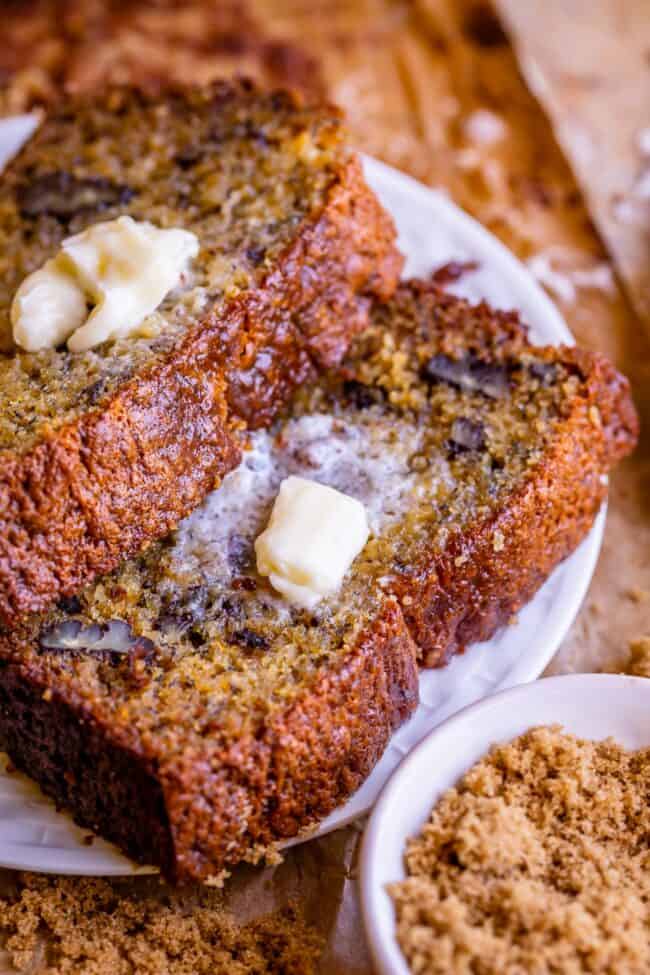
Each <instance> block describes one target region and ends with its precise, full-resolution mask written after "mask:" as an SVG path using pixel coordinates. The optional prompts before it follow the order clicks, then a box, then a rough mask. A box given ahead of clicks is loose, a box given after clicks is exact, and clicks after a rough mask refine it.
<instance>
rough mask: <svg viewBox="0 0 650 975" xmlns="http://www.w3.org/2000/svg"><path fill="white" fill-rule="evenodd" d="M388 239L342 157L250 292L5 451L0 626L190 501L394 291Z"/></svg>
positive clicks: (396, 268) (386, 222) (0, 494)
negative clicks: (22, 448) (246, 436)
mask: <svg viewBox="0 0 650 975" xmlns="http://www.w3.org/2000/svg"><path fill="white" fill-rule="evenodd" d="M394 238H395V230H394V225H393V222H392V220H391V218H390V217H389V216H388V215H387V214H386V213H385V211H384V210H383V209H382V208H381V206H380V205H379V203H378V201H377V199H376V198H375V196H374V194H373V193H372V192H371V191H370V189H369V188H368V187H367V186H366V184H365V182H364V179H363V174H362V172H361V166H360V163H359V161H358V159H356V158H355V157H352V158H350V159H348V160H346V161H345V162H344V163H343V164H342V166H341V170H340V172H339V173H338V174H337V178H336V179H335V181H334V184H333V186H332V187H331V188H330V191H329V193H328V197H327V199H326V201H325V203H324V206H323V208H322V209H321V210H320V211H319V212H318V213H316V214H313V215H312V216H311V217H310V218H309V219H308V220H306V221H305V222H304V223H303V225H302V227H301V228H300V230H299V231H298V232H297V237H296V240H295V241H293V242H292V243H291V244H290V245H289V246H288V247H287V248H286V249H285V252H284V253H283V254H282V255H281V257H280V259H279V261H278V263H277V265H276V266H275V268H273V269H272V270H271V271H270V272H269V273H268V274H267V275H266V277H265V279H264V281H263V282H262V283H261V285H260V286H259V287H258V288H256V289H251V290H249V291H247V292H245V293H243V294H242V295H240V296H238V297H237V298H235V299H233V300H232V301H230V302H229V303H228V304H227V306H226V308H225V309H224V310H223V313H221V314H220V315H219V316H218V317H216V316H211V317H210V316H208V317H207V318H206V319H205V320H203V321H202V322H201V323H199V324H198V325H197V326H196V327H195V328H193V329H192V330H191V332H189V333H188V335H187V336H186V337H185V338H184V340H183V342H182V343H180V344H179V346H178V347H177V348H176V349H174V350H173V351H172V353H170V355H169V356H167V357H166V358H165V359H164V360H163V361H161V362H160V363H156V364H154V366H152V367H150V368H149V369H147V370H143V372H142V373H140V374H139V375H137V376H136V377H135V378H133V379H132V380H130V381H128V382H126V383H124V384H123V385H122V386H120V387H118V389H117V391H116V392H115V393H114V394H113V395H112V396H111V397H110V398H109V399H108V400H107V401H106V402H105V403H104V404H102V405H101V406H100V407H99V408H97V409H95V410H92V411H89V412H87V413H85V414H83V415H82V416H81V417H79V418H77V419H76V420H75V421H73V422H71V423H69V424H66V425H64V426H62V427H61V428H59V429H57V430H56V431H55V432H52V433H51V434H50V435H49V436H46V437H45V438H44V439H43V440H42V441H40V442H39V443H37V444H36V445H35V446H34V447H33V448H32V449H30V450H29V451H27V452H25V453H23V454H20V455H17V454H16V453H14V452H12V451H11V450H4V451H2V452H0V458H1V460H2V470H1V471H0V513H1V514H0V621H2V622H3V623H4V624H5V625H11V624H12V623H15V622H16V621H17V620H18V619H19V618H20V617H21V616H24V615H26V614H28V613H33V612H40V611H42V610H44V609H46V608H47V607H48V605H50V604H51V603H53V602H54V601H55V600H56V599H57V598H59V597H60V596H66V595H71V594H72V593H74V592H75V591H77V590H78V589H79V588H80V587H81V586H82V585H84V584H86V583H87V582H89V581H91V580H92V579H94V578H96V577H97V576H98V575H102V574H105V573H107V572H110V571H111V570H112V569H113V568H115V566H116V565H117V564H118V563H119V562H120V560H121V559H123V558H126V557H128V556H129V555H132V554H134V553H135V552H137V551H139V550H140V549H141V548H142V547H143V546H144V545H146V543H147V542H149V541H151V540H153V539H156V538H160V537H162V536H163V535H165V534H167V532H168V531H170V530H171V529H172V528H174V527H175V525H176V524H177V523H178V521H179V520H180V519H181V518H183V517H184V516H185V515H186V514H188V513H189V512H190V511H191V510H193V508H195V507H196V505H197V504H198V503H200V501H201V500H202V499H203V497H205V495H206V494H207V493H208V492H209V491H211V490H212V489H213V488H214V487H216V485H217V484H218V483H219V481H220V479H221V477H223V475H224V474H225V473H227V472H228V471H229V470H231V469H232V468H233V467H234V466H236V464H237V463H238V460H239V456H240V454H239V448H238V445H237V443H236V440H235V439H234V438H233V437H232V436H231V431H230V430H229V427H230V428H233V427H235V428H236V427H237V426H238V425H241V424H242V423H244V424H247V423H248V424H250V425H252V426H259V425H262V424H265V423H268V422H269V420H270V419H271V417H272V416H273V414H274V413H275V412H276V411H277V410H278V409H279V408H280V407H281V406H282V405H283V404H284V402H285V401H286V399H287V397H288V396H289V394H290V393H291V391H292V390H293V389H294V388H296V386H297V385H299V384H300V383H302V382H304V381H305V380H306V379H307V378H309V377H310V376H312V375H313V374H314V371H315V369H316V368H318V367H321V366H331V365H334V364H336V363H337V362H338V361H339V360H340V359H341V357H342V356H343V355H344V353H345V351H346V348H347V345H348V342H349V340H350V339H351V337H352V336H353V335H354V334H355V333H356V332H358V331H360V330H361V329H362V328H363V327H364V325H365V324H366V323H367V314H368V307H369V303H370V296H371V295H375V296H378V297H380V298H387V297H389V295H390V293H391V292H392V290H393V289H394V288H395V286H396V284H397V279H398V276H399V272H400V270H401V265H402V258H401V255H399V254H398V252H397V251H396V249H395V246H394ZM316 269H317V272H318V273H316ZM308 272H311V273H308Z"/></svg>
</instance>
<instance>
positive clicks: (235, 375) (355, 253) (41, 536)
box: [0, 82, 401, 621]
mask: <svg viewBox="0 0 650 975" xmlns="http://www.w3.org/2000/svg"><path fill="white" fill-rule="evenodd" d="M123 215H128V216H130V217H133V218H134V219H135V220H141V221H149V222H150V223H152V224H154V225H156V226H158V227H161V228H170V227H177V228H182V229H184V230H189V231H191V232H192V233H194V234H195V235H196V236H197V237H198V241H199V245H200V250H199V254H198V256H197V257H196V259H195V260H194V261H193V262H192V263H191V266H190V268H189V272H188V274H186V275H185V277H184V279H183V281H182V282H181V284H180V285H179V286H178V287H177V288H175V289H174V290H173V291H172V292H171V293H170V294H168V296H167V297H166V298H165V299H164V300H163V302H162V304H161V305H160V306H159V307H158V309H157V310H156V311H155V312H153V313H152V314H150V315H149V316H147V318H146V319H145V320H144V321H143V322H142V325H141V327H140V329H139V331H138V333H137V334H136V335H135V336H131V337H128V338H117V339H114V340H112V341H107V342H104V343H103V344H102V345H100V346H98V347H96V348H93V349H89V350H87V351H85V352H77V353H71V352H69V351H68V350H67V349H66V348H65V347H59V348H56V349H50V350H45V351H41V352H23V351H20V350H19V349H17V348H15V347H11V326H10V318H9V311H10V306H11V302H12V298H13V296H14V294H15V292H16V290H17V288H18V287H19V285H20V284H21V282H22V281H23V279H24V278H25V277H26V276H27V275H28V274H30V273H31V272H32V271H34V270H36V269H37V268H39V267H41V266H42V265H43V264H44V263H45V262H46V261H47V260H48V259H50V258H52V257H53V256H54V255H55V254H56V253H57V251H58V249H59V247H60V245H61V241H62V240H63V239H64V238H66V237H69V236H70V235H73V234H76V233H78V232H79V231H81V230H83V229H85V228H86V227H88V226H89V225H91V224H95V223H98V222H104V221H109V220H113V219H115V218H117V217H119V216H123ZM0 245H1V246H0V336H2V338H3V340H4V346H5V348H6V352H5V353H4V354H0V404H1V405H2V409H1V410H0V413H1V415H2V416H1V419H0V457H1V458H2V472H1V473H0V618H3V619H4V620H5V621H10V620H11V619H15V618H16V617H17V616H19V615H20V614H22V613H25V612H28V611H37V610H41V609H43V608H44V607H45V606H47V605H48V603H50V602H52V601H53V600H54V599H56V598H57V597H58V596H59V595H66V594H68V595H69V594H71V593H72V592H73V591H74V590H75V589H76V588H77V587H78V586H79V585H81V584H83V583H84V582H86V581H89V580H90V579H92V578H93V577H94V576H95V575H97V574H98V573H103V572H106V571H109V570H110V569H111V568H113V567H114V566H115V565H116V564H117V562H118V561H119V559H120V558H122V557H124V556H126V555H129V554H132V553H134V552H136V551H138V550H139V549H140V548H141V547H142V546H143V545H144V544H145V543H146V542H148V541H149V540H151V539H152V538H157V537H160V536H161V535H164V534H165V533H166V532H167V531H168V530H169V529H170V528H171V527H173V526H174V525H175V524H176V523H177V522H178V520H179V518H181V517H183V516H184V515H186V514H187V513H188V512H189V511H190V510H191V509H192V508H193V507H195V506H196V504H197V503H198V502H199V501H200V500H201V498H202V497H203V496H204V495H205V494H206V492H207V491H209V490H210V489H212V488H213V487H214V486H215V484H216V483H217V482H218V479H219V478H220V476H222V475H223V473H224V472H225V471H226V470H228V469H230V468H231V467H232V466H233V463H236V458H237V452H236V447H235V445H234V444H233V442H232V441H230V440H229V437H228V432H227V428H228V426H233V425H235V426H237V425H238V424H240V423H241V422H243V423H246V424H249V425H250V426H252V427H255V426H261V425H264V424H266V423H268V422H269V419H270V418H271V417H272V416H273V415H274V413H275V412H276V411H277V409H278V407H279V406H281V405H282V403H283V402H284V401H285V400H286V397H287V395H288V393H289V392H290V391H291V389H292V387H293V386H294V385H295V384H297V383H299V382H303V381H305V379H307V378H309V377H310V376H311V375H313V372H314V367H315V366H323V365H327V366H331V365H333V364H335V363H336V362H337V361H339V360H340V357H341V355H342V354H343V353H344V351H345V349H346V347H347V344H348V342H349V339H350V337H351V335H353V334H354V333H355V332H357V331H359V329H360V328H361V327H362V326H363V325H364V324H365V323H366V321H367V307H368V303H369V298H370V296H371V295H379V296H384V297H385V296H387V295H389V294H390V293H391V291H392V290H393V288H394V286H395V284H396V280H397V276H398V273H399V269H400V266H401V258H400V257H399V255H398V254H397V252H396V250H395V248H394V229H393V226H392V222H391V220H390V218H389V217H388V216H387V215H386V214H385V213H384V212H383V210H382V209H381V208H380V206H379V204H378V203H377V201H376V199H375V198H374V196H373V195H372V193H371V192H370V191H369V189H368V188H367V187H366V185H365V183H364V181H363V177H362V174H361V170H360V166H359V162H358V160H357V159H356V158H355V157H354V155H353V154H351V153H350V151H349V150H348V149H347V147H346V143H345V138H344V133H343V128H342V125H341V120H340V117H339V114H338V112H337V111H336V110H335V109H333V108H330V107H327V106H326V107H316V108H313V107H304V106H302V105H301V104H300V103H299V102H298V101H297V100H295V99H294V98H293V97H292V96H290V95H288V94H286V93H283V92H274V93H264V94H262V93H259V92H257V91H256V90H255V89H254V88H253V87H252V86H251V85H250V84H248V83H245V82H241V83H236V84H225V83H223V84H216V85H212V86H210V87H209V88H206V89H200V90H199V89H197V90H186V91H177V92H171V93H169V94H167V95H165V96H163V97H161V98H153V97H148V96H145V95H143V94H140V93H137V92H135V91H131V90H121V89H117V90H113V91H110V92H108V93H107V94H106V95H104V96H101V97H98V98H78V99H71V100H69V101H65V102H63V103H62V104H61V105H60V106H59V107H58V108H57V109H56V110H55V111H53V113H52V114H51V115H50V116H48V118H47V119H46V120H45V121H44V123H43V124H42V125H41V127H40V128H39V129H38V131H37V132H36V134H35V135H34V136H33V138H32V139H31V140H30V141H29V142H28V143H27V145H26V146H25V147H24V148H23V150H22V152H21V153H20V154H19V155H18V157H17V158H16V159H15V160H14V162H13V163H12V164H11V165H10V166H9V168H8V170H7V171H6V173H5V174H4V175H3V181H2V187H1V188H0Z"/></svg>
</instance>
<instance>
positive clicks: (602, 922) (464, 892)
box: [390, 727, 650, 975]
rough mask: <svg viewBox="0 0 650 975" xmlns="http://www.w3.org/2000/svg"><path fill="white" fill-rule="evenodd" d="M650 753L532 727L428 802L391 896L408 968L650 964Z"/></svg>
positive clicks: (562, 968)
mask: <svg viewBox="0 0 650 975" xmlns="http://www.w3.org/2000/svg"><path fill="white" fill-rule="evenodd" d="M649 795H650V749H645V750H643V751H639V752H626V751H624V750H623V749H622V748H621V747H620V746H619V745H617V744H616V743H615V742H614V741H612V740H607V741H603V742H591V741H581V740H579V739H577V738H574V737H572V736H571V735H567V734H564V733H562V731H561V730H560V729H559V728H557V727H554V728H536V729H534V730H532V731H529V732H527V733H526V734H524V735H522V736H521V737H520V738H517V739H515V740H514V741H512V742H510V743H509V744H507V745H500V746H497V747H495V748H494V749H493V750H492V751H491V752H490V754H489V755H488V756H487V757H486V758H484V759H483V760H482V761H480V762H479V763H478V764H477V765H475V766H474V767H473V768H472V769H470V771H469V772H468V773H467V774H466V775H465V777H464V778H463V779H462V780H461V781H460V783H459V784H458V785H457V786H456V787H455V788H453V789H450V790H449V792H447V793H446V794H445V795H444V796H443V797H442V799H441V800H440V802H439V803H438V804H437V805H436V807H435V808H434V810H433V813H432V815H431V818H430V820H429V822H428V823H427V824H426V826H425V827H424V829H423V831H422V833H421V834H420V835H419V836H418V837H416V838H415V839H412V840H410V841H409V843H408V845H407V849H406V866H407V872H408V878H407V879H406V880H404V881H402V882H400V883H397V884H393V885H392V886H391V888H390V893H391V895H392V897H393V899H394V902H395V907H396V912H397V938H398V941H399V944H400V946H401V948H402V951H403V952H404V954H405V955H406V958H407V960H408V962H409V965H410V967H411V971H413V972H417V973H418V975H425V973H426V975H437V973H441V975H442V973H445V975H449V973H452V975H453V973H459V975H460V973H470V972H471V973H473V975H515V973H517V975H523V973H540V975H541V973H558V975H559V973H561V975H574V973H576V975H577V973H581V972H590V973H603V975H604V973H608V975H636V973H639V975H640V973H642V972H648V971H650V848H649V846H648V838H649V837H650V804H649V803H648V796H649Z"/></svg>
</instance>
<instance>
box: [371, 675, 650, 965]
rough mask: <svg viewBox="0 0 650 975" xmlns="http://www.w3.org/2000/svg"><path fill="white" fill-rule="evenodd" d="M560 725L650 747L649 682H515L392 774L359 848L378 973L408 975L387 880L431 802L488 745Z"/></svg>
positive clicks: (460, 717) (607, 678)
mask: <svg viewBox="0 0 650 975" xmlns="http://www.w3.org/2000/svg"><path fill="white" fill-rule="evenodd" d="M548 724H560V725H562V726H563V727H564V729H565V730H566V731H568V732H570V733H572V734H575V735H578V736H580V737H581V738H587V739H591V740H594V741H599V740H601V739H603V738H609V737H612V738H614V739H615V740H616V741H618V742H619V743H620V744H621V745H623V746H624V747H625V748H629V749H637V748H643V747H646V746H648V745H650V681H648V680H646V679H645V678H643V677H624V676H621V675H609V674H571V675H569V676H564V677H548V678H546V679H544V680H540V681H535V682H534V683H532V684H526V685H525V686H523V687H514V688H511V689H510V690H507V691H504V692H503V693H501V694H496V695H494V696H492V697H489V698H487V699H486V700H484V701H479V702H478V703H477V704H474V705H472V706H471V707H469V708H467V709H465V710H463V711H462V712H461V713H460V714H457V715H455V716H454V717H453V718H451V719H449V720H448V721H446V722H445V723H444V724H443V725H442V726H441V727H439V728H437V729H436V730H435V731H434V732H433V733H431V734H430V735H428V736H427V738H425V740H424V741H423V742H422V743H421V744H420V745H419V746H418V747H417V748H416V749H415V750H414V751H413V752H412V753H411V754H410V755H409V756H408V758H407V759H405V761H404V762H403V763H402V765H401V766H400V767H399V769H398V771H397V772H396V773H395V775H394V776H393V777H392V779H391V780H390V782H389V783H388V785H387V786H386V788H385V789H384V791H383V792H382V795H381V798H380V799H379V802H378V803H377V805H376V806H375V808H374V810H373V813H372V816H371V817H370V821H369V823H368V828H367V829H366V833H365V835H364V838H363V847H362V850H361V863H360V867H361V871H360V879H361V903H362V910H363V917H364V922H365V927H366V933H367V935H368V943H369V946H370V950H371V953H372V956H373V960H374V963H375V968H376V970H377V973H378V975H409V969H408V966H407V964H406V961H405V959H404V956H403V955H402V953H401V951H400V949H399V947H398V945H397V942H396V940H395V914H394V910H393V905H392V901H391V899H390V897H389V895H388V893H387V892H386V885H387V884H390V883H394V882H396V881H398V880H403V879H404V877H405V870H404V861H403V854H404V844H405V842H406V840H407V838H408V837H411V836H416V835H417V834H418V833H419V832H420V830H421V828H422V826H423V825H424V823H425V822H426V821H427V820H428V818H429V815H430V813H431V810H432V808H433V806H434V805H435V803H436V801H437V800H438V799H439V798H440V796H441V795H442V794H443V793H444V792H445V791H446V790H447V789H449V788H451V786H453V785H454V784H455V783H456V782H457V781H458V780H459V778H461V777H462V775H463V774H464V773H465V772H466V771H467V770H468V769H469V768H471V766H472V765H474V764H475V762H477V761H478V760H479V759H480V758H482V757H483V756H484V755H485V754H486V752H487V751H488V750H489V748H490V746H491V745H493V744H497V743H502V742H507V741H510V740H512V739H513V738H516V737H517V735H520V734H523V732H524V731H527V730H528V729H529V728H534V727H536V726H539V725H548Z"/></svg>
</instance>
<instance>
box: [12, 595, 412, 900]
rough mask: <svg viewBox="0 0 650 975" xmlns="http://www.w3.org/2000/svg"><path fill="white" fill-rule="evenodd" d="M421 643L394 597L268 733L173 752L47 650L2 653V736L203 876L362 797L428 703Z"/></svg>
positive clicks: (62, 798)
mask: <svg viewBox="0 0 650 975" xmlns="http://www.w3.org/2000/svg"><path fill="white" fill-rule="evenodd" d="M415 656H416V648H415V645H414V643H413V640H412V639H411V637H410V635H409V632H408V630H407V628H406V625H405V623H404V619H403V616H402V613H401V610H400V609H399V606H398V605H397V603H396V602H395V600H393V599H391V598H387V599H385V600H384V601H383V603H382V605H381V606H380V608H379V609H378V611H377V614H376V616H375V618H374V619H373V620H372V621H371V623H370V624H369V625H368V626H367V627H366V628H365V629H364V631H363V632H362V633H361V634H360V635H359V637H358V638H357V639H356V641H355V642H354V644H353V645H352V646H351V647H349V648H348V649H347V650H346V652H345V653H343V654H341V657H340V659H338V660H337V663H336V666H334V667H332V668H331V669H328V670H323V671H321V672H320V673H319V674H318V675H317V677H316V679H315V681H314V683H313V684H312V686H311V687H309V688H306V689H305V691H304V693H302V694H301V695H299V697H298V698H297V699H295V700H294V701H293V702H292V703H291V704H290V705H288V706H287V707H286V708H284V709H281V710H280V711H278V712H276V713H275V714H274V715H273V716H272V718H271V719H270V720H269V722H268V723H267V724H266V725H265V726H264V727H263V729H262V732H261V733H260V734H259V735H257V736H252V735H248V736H246V737H243V738H242V739H241V740H238V741H236V742H234V743H230V744H229V745H227V746H225V747H223V746H220V745H218V744H217V743H216V742H212V741H210V740H206V741H205V743H204V744H203V746H202V747H201V749H200V751H199V750H198V749H196V748H188V749H187V750H186V751H185V752H184V753H183V754H182V755H180V756H175V757H174V758H173V759H170V760H169V761H167V762H165V761H163V760H160V758H159V757H157V756H155V755H147V753H146V750H145V746H143V745H142V743H141V742H136V741H135V740H134V739H133V738H132V737H131V735H130V734H129V731H128V729H124V728H116V727H112V728H111V727H110V726H108V725H107V724H106V723H104V721H103V720H102V719H101V718H100V717H98V716H97V715H96V714H94V713H92V712H91V711H90V710H89V709H88V708H86V707H84V705H83V702H82V701H81V700H80V699H78V698H76V697H75V696H74V695H71V696H70V697H69V698H66V696H65V694H64V691H63V690H61V689H57V688H55V687H53V688H48V687H47V685H46V683H45V677H44V675H43V673H42V672H41V671H40V669H39V667H38V661H37V660H36V661H32V662H31V663H29V664H27V665H26V664H20V663H18V662H8V661H0V740H2V742H3V745H4V747H5V748H6V749H7V751H8V753H9V755H10V757H11V759H12V761H13V762H14V763H15V765H16V767H17V768H18V769H20V770H21V771H24V772H26V773H27V774H29V775H30V777H31V778H32V779H35V780H36V781H37V782H38V784H39V785H40V786H41V788H42V790H43V791H44V792H45V793H46V794H47V795H49V796H51V797H52V798H53V799H54V800H55V802H56V803H57V804H58V805H60V806H62V807H64V808H67V809H70V810H71V811H72V813H73V815H74V817H75V820H76V821H77V822H78V823H79V824H80V825H82V826H84V827H87V828H89V829H92V830H94V831H96V832H98V833H99V834H101V835H102V836H104V837H105V838H107V839H109V840H112V841H113V842H115V843H117V845H118V846H120V847H121V848H122V849H123V850H125V851H126V852H127V853H128V854H129V855H130V856H132V857H133V858H134V859H136V860H138V861H139V862H142V863H154V864H157V865H158V866H160V868H161V870H162V872H163V873H164V875H165V876H166V877H167V878H168V879H170V880H172V881H174V882H186V881H190V880H191V881H197V880H199V881H205V880H207V879H209V878H210V877H211V876H214V875H216V874H218V872H219V871H220V870H222V869H223V868H225V867H227V866H229V865H232V864H234V863H237V862H238V861H240V860H241V859H242V858H243V857H249V856H250V854H251V851H255V850H258V851H259V853H260V854H261V853H262V851H263V850H267V849H268V848H269V847H270V846H272V845H273V844H274V843H276V842H278V841H281V840H283V839H287V838H290V837H293V836H295V835H296V834H297V833H298V832H299V831H301V830H303V829H305V828H306V827H308V826H309V825H310V824H315V823H317V822H318V821H319V820H320V819H322V818H323V817H324V816H326V815H327V814H328V813H329V812H331V811H332V810H333V809H334V808H335V807H336V806H337V805H338V804H339V803H341V802H342V801H343V800H344V799H345V798H347V797H348V796H349V795H351V794H352V793H353V792H354V791H355V789H357V788H358V786H359V785H360V784H361V783H362V782H363V781H364V779H365V778H366V776H367V775H368V773H369V772H370V770H371V769H372V768H373V766H374V765H375V763H376V762H377V760H378V759H379V757H380V756H381V754H382V752H383V751H384V748H385V747H386V745H387V744H388V741H389V739H390V736H391V735H392V733H393V732H394V730H395V729H396V728H397V727H398V726H399V725H400V724H401V723H402V722H403V721H404V720H405V719H406V718H407V717H408V716H409V715H410V714H411V713H412V711H413V710H414V709H415V707H416V706H417V701H418V672H417V664H416V660H415Z"/></svg>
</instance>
